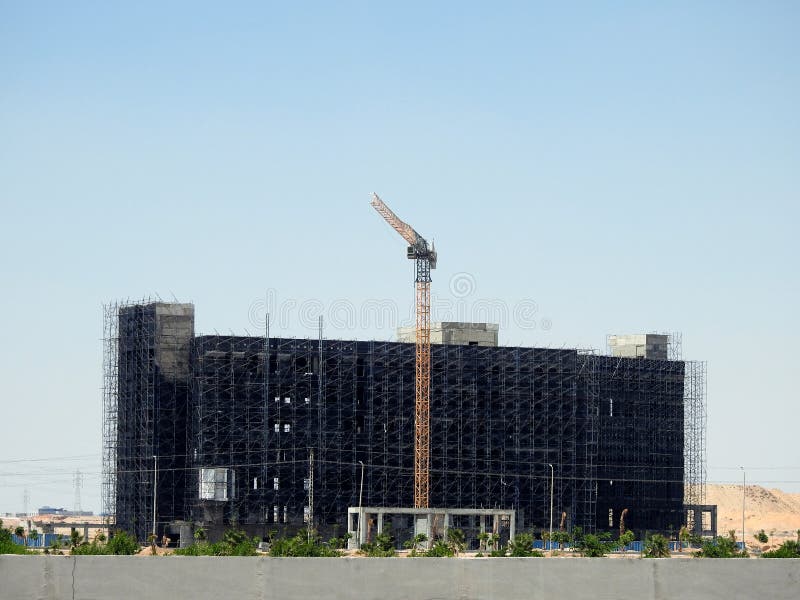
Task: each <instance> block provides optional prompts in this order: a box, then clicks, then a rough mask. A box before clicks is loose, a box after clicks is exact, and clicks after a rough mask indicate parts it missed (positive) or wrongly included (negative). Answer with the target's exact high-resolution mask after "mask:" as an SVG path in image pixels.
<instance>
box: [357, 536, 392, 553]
mask: <svg viewBox="0 0 800 600" xmlns="http://www.w3.org/2000/svg"><path fill="white" fill-rule="evenodd" d="M360 552H361V554H363V555H364V556H369V557H370V558H381V557H386V556H394V555H395V551H394V540H393V539H392V536H391V535H389V534H388V533H381V534H379V535H377V536H375V541H374V542H367V543H365V544H361V550H360Z"/></svg>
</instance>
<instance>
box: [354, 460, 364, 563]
mask: <svg viewBox="0 0 800 600" xmlns="http://www.w3.org/2000/svg"><path fill="white" fill-rule="evenodd" d="M358 462H359V463H360V464H361V487H360V489H359V490H358V527H357V528H356V537H357V539H358V547H359V548H360V547H361V519H362V517H363V515H362V514H361V501H362V499H363V498H364V461H363V460H360V461H358Z"/></svg>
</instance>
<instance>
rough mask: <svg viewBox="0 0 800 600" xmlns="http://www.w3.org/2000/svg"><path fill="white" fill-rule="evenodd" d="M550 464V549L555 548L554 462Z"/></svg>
mask: <svg viewBox="0 0 800 600" xmlns="http://www.w3.org/2000/svg"><path fill="white" fill-rule="evenodd" d="M548 465H549V466H550V549H551V550H552V549H553V474H554V471H553V464H552V463H548Z"/></svg>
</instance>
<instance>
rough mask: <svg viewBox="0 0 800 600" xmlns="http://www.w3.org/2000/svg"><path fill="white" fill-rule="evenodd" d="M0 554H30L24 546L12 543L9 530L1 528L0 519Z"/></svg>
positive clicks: (0, 520) (0, 522)
mask: <svg viewBox="0 0 800 600" xmlns="http://www.w3.org/2000/svg"><path fill="white" fill-rule="evenodd" d="M0 554H30V553H29V552H28V551H27V550H26V549H25V546H20V545H19V544H15V543H14V542H13V541H12V539H11V530H10V529H7V528H5V527H3V521H2V519H0Z"/></svg>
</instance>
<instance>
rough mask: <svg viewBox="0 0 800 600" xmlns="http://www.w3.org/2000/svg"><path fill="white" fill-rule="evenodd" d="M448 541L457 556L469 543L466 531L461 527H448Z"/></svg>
mask: <svg viewBox="0 0 800 600" xmlns="http://www.w3.org/2000/svg"><path fill="white" fill-rule="evenodd" d="M447 541H448V542H449V546H450V548H452V550H453V552H454V553H455V555H456V556H458V553H459V552H463V551H464V548H465V547H466V545H467V544H466V541H465V539H464V532H463V531H462V530H461V529H448V530H447Z"/></svg>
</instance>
